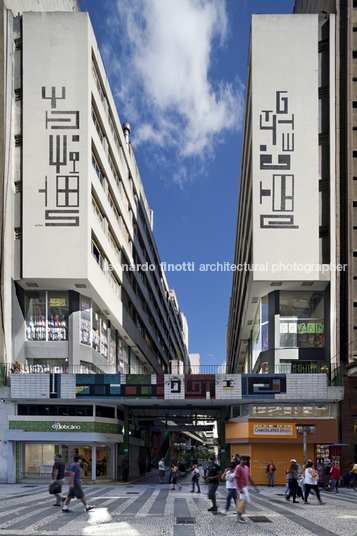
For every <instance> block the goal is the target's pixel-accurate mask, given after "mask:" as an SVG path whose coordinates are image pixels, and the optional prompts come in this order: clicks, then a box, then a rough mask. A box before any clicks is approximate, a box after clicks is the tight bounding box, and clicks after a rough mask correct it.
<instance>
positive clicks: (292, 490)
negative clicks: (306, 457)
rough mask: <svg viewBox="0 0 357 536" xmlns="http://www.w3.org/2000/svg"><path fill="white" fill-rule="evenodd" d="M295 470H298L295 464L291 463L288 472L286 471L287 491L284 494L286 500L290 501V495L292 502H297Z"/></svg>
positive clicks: (296, 475)
mask: <svg viewBox="0 0 357 536" xmlns="http://www.w3.org/2000/svg"><path fill="white" fill-rule="evenodd" d="M297 470H298V466H297V464H296V463H292V464H291V466H290V469H289V473H288V483H289V493H288V494H287V495H285V499H286V500H287V501H290V497H291V496H292V497H293V502H294V503H297V502H299V501H297V500H296V493H297V490H298V487H299V484H298V474H297Z"/></svg>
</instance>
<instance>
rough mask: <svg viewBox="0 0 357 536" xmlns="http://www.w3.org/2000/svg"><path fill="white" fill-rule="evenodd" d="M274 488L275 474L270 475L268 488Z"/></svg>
mask: <svg viewBox="0 0 357 536" xmlns="http://www.w3.org/2000/svg"><path fill="white" fill-rule="evenodd" d="M270 484H271V485H272V486H274V473H268V486H270Z"/></svg>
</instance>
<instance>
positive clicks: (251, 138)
mask: <svg viewBox="0 0 357 536" xmlns="http://www.w3.org/2000/svg"><path fill="white" fill-rule="evenodd" d="M334 24H335V19H334V15H331V16H330V17H329V18H328V17H326V18H325V17H319V15H317V14H316V15H253V18H252V27H251V41H250V50H249V68H248V81H247V96H246V108H245V123H244V134H243V149H242V161H241V174H240V187H239V201H238V217H237V233H236V245H235V258H234V262H235V264H236V266H237V269H236V271H235V272H234V274H233V281H232V294H231V299H230V309H229V321H228V329H227V365H228V371H229V372H246V373H269V374H274V373H289V372H310V371H311V370H316V371H320V370H324V369H325V367H326V370H330V367H331V371H333V369H335V368H336V365H335V363H334V362H333V361H334V359H335V358H336V318H335V309H336V272H337V270H340V269H343V267H342V268H341V266H336V238H335V237H336V220H335V207H334V199H335V181H334V177H335V156H334V152H333V151H330V150H329V148H330V147H334V146H335V129H334V118H335V110H334V103H335V81H334V72H335V55H334V50H335V33H334ZM322 42H323V45H324V46H322V45H321V44H320V43H322ZM331 361H332V363H331Z"/></svg>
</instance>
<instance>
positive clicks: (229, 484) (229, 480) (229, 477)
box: [219, 462, 237, 516]
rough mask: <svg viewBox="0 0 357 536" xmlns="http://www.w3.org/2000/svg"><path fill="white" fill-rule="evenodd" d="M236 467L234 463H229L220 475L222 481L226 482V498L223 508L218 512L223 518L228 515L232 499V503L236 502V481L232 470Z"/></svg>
mask: <svg viewBox="0 0 357 536" xmlns="http://www.w3.org/2000/svg"><path fill="white" fill-rule="evenodd" d="M236 467H237V466H236V464H235V463H234V462H231V463H230V464H229V466H228V467H227V469H226V470H225V471H224V473H223V475H222V480H225V481H226V488H227V498H226V506H225V508H224V509H223V510H220V512H219V513H220V514H223V515H224V516H226V515H227V513H228V510H229V507H230V505H231V501H232V499H233V500H234V503H235V502H236V500H237V489H236V479H235V476H234V470H235V468H236Z"/></svg>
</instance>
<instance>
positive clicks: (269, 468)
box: [265, 461, 276, 488]
mask: <svg viewBox="0 0 357 536" xmlns="http://www.w3.org/2000/svg"><path fill="white" fill-rule="evenodd" d="M275 471H276V467H275V465H274V464H273V462H272V461H271V462H270V463H268V465H267V469H266V472H265V475H268V488H270V486H271V487H272V488H273V487H274V473H275Z"/></svg>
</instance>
